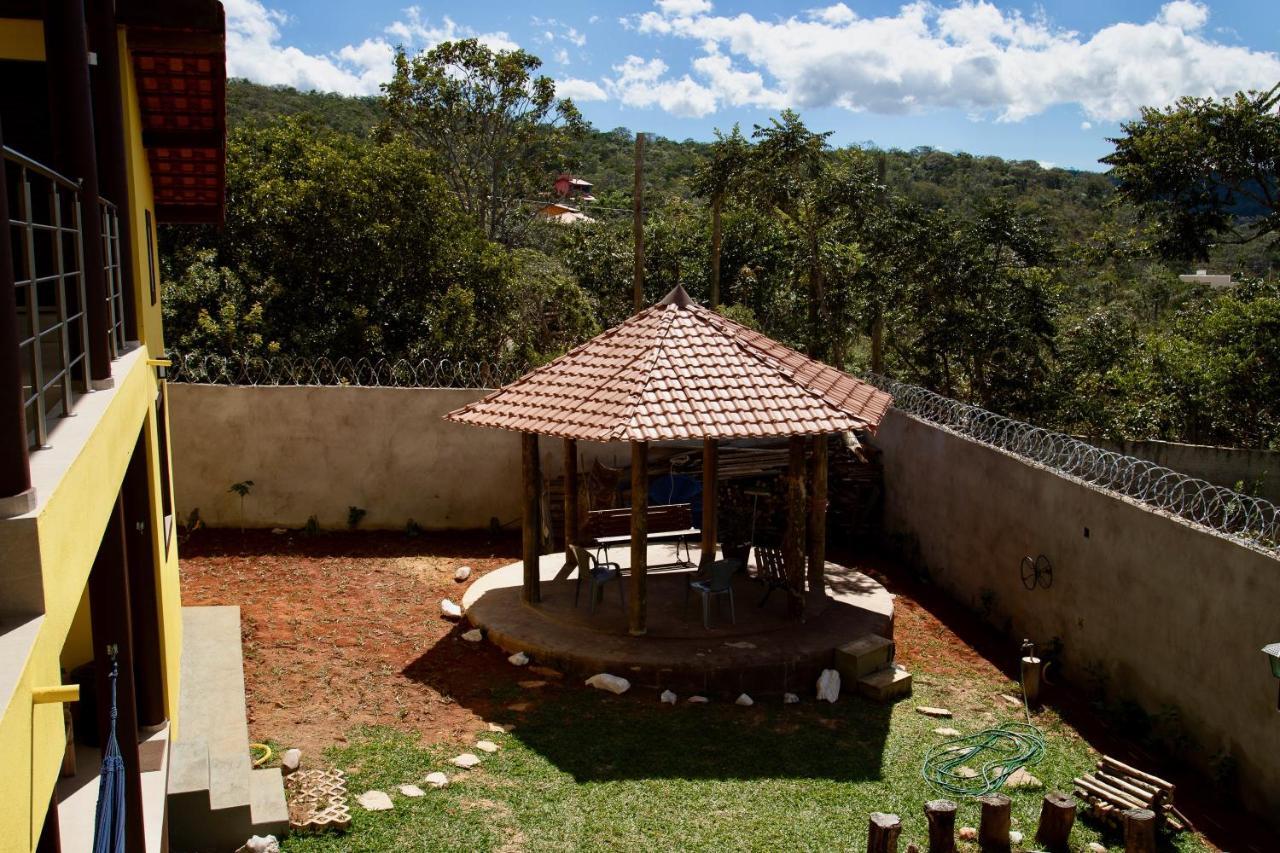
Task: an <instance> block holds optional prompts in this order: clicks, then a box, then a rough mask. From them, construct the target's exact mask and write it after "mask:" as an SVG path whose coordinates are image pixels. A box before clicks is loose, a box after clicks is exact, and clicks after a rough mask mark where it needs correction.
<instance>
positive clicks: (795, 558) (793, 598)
mask: <svg viewBox="0 0 1280 853" xmlns="http://www.w3.org/2000/svg"><path fill="white" fill-rule="evenodd" d="M804 445H805V440H804V436H800V435H793V436H792V437H791V439H790V441H789V448H790V456H789V459H788V464H787V529H786V531H785V532H784V533H783V536H782V561H783V565H784V566H785V567H786V570H787V584H788V585H789V586H790V590H788V592H790V593H791V594H790V595H788V597H787V603H788V607H789V609H790V611H791V613H792V615H794V616H799V615H801V614H803V612H804V600H803V598H800V597H798V595H797V594H798V593H802V592H803V590H804V575H805V572H804V557H805V550H806V544H807V543H806V539H805V516H806V515H807V513H808V506H807V504H806V503H805V488H804V480H805V476H804V475H805V459H804Z"/></svg>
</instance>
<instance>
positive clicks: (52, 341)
mask: <svg viewBox="0 0 1280 853" xmlns="http://www.w3.org/2000/svg"><path fill="white" fill-rule="evenodd" d="M4 168H5V170H6V175H5V177H6V183H7V185H8V187H9V194H10V205H9V227H10V234H11V237H12V247H13V267H14V269H13V278H14V286H15V288H16V291H17V293H16V296H17V299H16V302H17V309H18V312H17V320H18V352H17V359H18V363H19V365H20V368H21V373H22V401H23V407H24V411H25V415H26V424H27V439H28V442H29V443H30V446H31V447H32V448H40V447H45V446H47V445H48V443H49V432H50V431H51V430H52V429H53V421H54V419H56V418H58V417H66V416H68V415H70V414H71V413H72V410H73V409H74V408H75V403H76V399H77V398H78V397H80V396H81V395H83V394H85V393H87V392H88V391H89V387H90V381H89V377H90V376H91V372H90V367H91V364H90V348H89V335H90V328H89V322H88V315H87V312H86V311H85V306H86V299H85V277H84V269H85V251H84V248H85V247H84V239H85V236H84V232H85V228H84V222H85V220H84V217H85V211H84V206H83V204H82V201H81V192H80V182H79V181H75V180H72V179H71V178H68V177H66V176H65V175H60V174H59V173H57V172H55V171H54V170H52V169H50V168H49V167H47V166H45V165H43V164H41V163H38V162H37V161H35V160H32V159H31V158H29V157H27V156H25V155H23V154H20V153H18V152H17V151H14V150H13V149H11V148H7V147H6V148H5V149H4ZM99 208H100V209H99V211H98V215H99V216H100V217H101V222H102V248H103V258H104V272H105V274H106V280H107V303H108V304H107V309H108V311H107V316H108V318H109V322H110V330H109V331H110V347H109V351H110V354H111V358H113V359H114V358H116V357H117V356H119V355H120V354H121V353H122V352H123V351H124V343H125V341H124V294H123V288H122V284H121V282H122V276H121V269H120V222H119V216H118V214H117V212H116V207H115V205H114V204H112V203H110V202H108V201H105V200H101V201H100V203H99Z"/></svg>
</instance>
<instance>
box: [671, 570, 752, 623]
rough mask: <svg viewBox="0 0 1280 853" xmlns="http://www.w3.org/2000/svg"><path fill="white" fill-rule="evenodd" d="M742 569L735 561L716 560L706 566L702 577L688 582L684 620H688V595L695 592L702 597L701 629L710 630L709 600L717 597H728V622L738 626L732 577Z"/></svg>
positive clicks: (685, 591) (685, 593) (685, 592)
mask: <svg viewBox="0 0 1280 853" xmlns="http://www.w3.org/2000/svg"><path fill="white" fill-rule="evenodd" d="M741 568H742V564H741V563H740V562H738V561H737V560H716V561H715V562H714V563H712V564H711V565H709V566H707V568H706V569H705V571H704V572H701V573H700V574H701V575H702V577H700V578H696V579H694V580H691V581H689V585H688V586H687V587H685V590H684V618H686V619H688V618H689V593H690V592H693V591H696V592H697V593H698V594H699V595H701V596H702V627H703V628H706V629H707V630H710V629H711V599H712V598H714V597H715V596H717V595H727V596H728V597H729V622H730V623H731V624H734V625H736V624H738V617H737V614H736V613H734V610H733V576H734V575H735V574H737V573H738V570H739V569H741Z"/></svg>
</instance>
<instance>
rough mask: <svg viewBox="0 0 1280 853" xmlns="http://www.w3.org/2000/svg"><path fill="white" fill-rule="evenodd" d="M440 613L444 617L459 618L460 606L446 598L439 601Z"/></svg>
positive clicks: (460, 614) (460, 613)
mask: <svg viewBox="0 0 1280 853" xmlns="http://www.w3.org/2000/svg"><path fill="white" fill-rule="evenodd" d="M440 615H442V616H443V617H444V618H446V619H455V620H456V619H461V618H462V608H461V607H459V606H458V605H456V604H454V603H453V602H452V601H450V600H449V599H447V598H446V599H445V600H444V601H442V602H440Z"/></svg>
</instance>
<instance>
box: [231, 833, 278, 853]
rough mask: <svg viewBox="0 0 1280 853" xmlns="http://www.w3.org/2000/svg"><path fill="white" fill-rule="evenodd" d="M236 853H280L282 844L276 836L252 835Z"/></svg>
mask: <svg viewBox="0 0 1280 853" xmlns="http://www.w3.org/2000/svg"><path fill="white" fill-rule="evenodd" d="M236 853H280V842H279V841H278V840H276V837H275V836H274V835H251V836H249V840H248V841H246V842H245V843H244V846H243V847H241V848H240V849H239V850H237V851H236Z"/></svg>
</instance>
